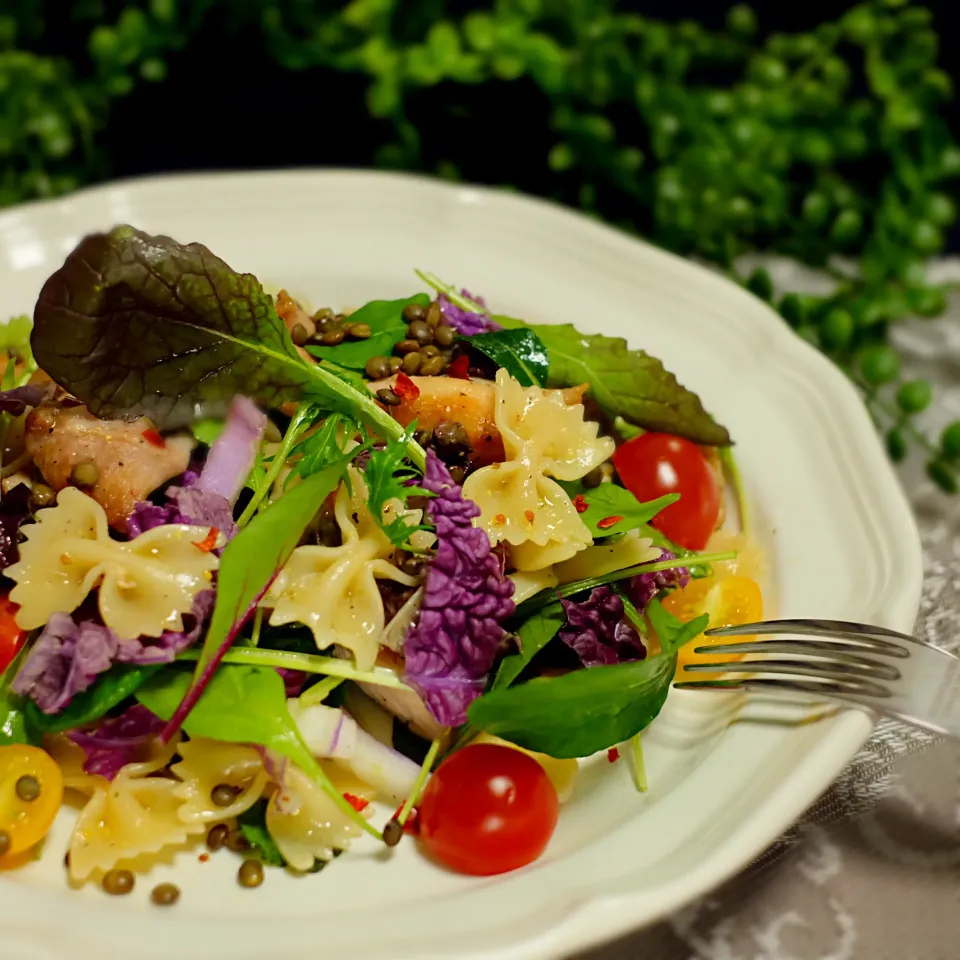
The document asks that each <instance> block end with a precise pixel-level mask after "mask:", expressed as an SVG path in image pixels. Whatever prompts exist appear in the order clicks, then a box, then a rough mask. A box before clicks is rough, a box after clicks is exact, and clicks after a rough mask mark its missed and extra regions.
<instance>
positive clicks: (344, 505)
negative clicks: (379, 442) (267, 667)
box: [263, 469, 420, 670]
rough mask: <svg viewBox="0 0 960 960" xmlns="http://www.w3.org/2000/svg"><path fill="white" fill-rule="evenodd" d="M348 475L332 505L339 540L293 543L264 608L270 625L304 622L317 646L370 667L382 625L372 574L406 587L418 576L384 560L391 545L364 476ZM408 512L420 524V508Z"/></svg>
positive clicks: (413, 522) (413, 523)
mask: <svg viewBox="0 0 960 960" xmlns="http://www.w3.org/2000/svg"><path fill="white" fill-rule="evenodd" d="M348 475H349V479H350V483H349V484H343V485H342V486H341V487H340V490H339V492H338V493H337V499H336V503H335V507H334V516H335V518H336V521H337V525H338V526H339V527H340V533H341V536H342V538H343V542H342V543H341V545H340V546H339V547H320V546H317V547H313V546H304V547H297V549H296V550H294V551H293V555H292V556H291V557H290V559H289V561H288V562H287V564H286V566H285V567H284V568H283V570H281V571H280V575H279V576H278V577H277V579H276V580H275V581H274V583H273V586H272V587H271V588H270V590H269V591H268V593H267V595H266V597H265V598H264V600H263V606H265V607H272V608H273V613H272V614H271V615H270V625H271V626H278V625H279V624H283V623H293V622H296V623H302V624H305V625H306V626H308V627H309V628H310V630H311V631H312V632H313V636H314V639H315V640H316V642H317V647H318V648H319V649H321V650H323V649H324V648H325V647H328V646H330V645H331V644H333V643H337V644H339V645H340V646H342V647H346V648H347V649H348V650H350V651H351V652H352V653H353V655H354V657H355V659H356V663H357V667H359V668H360V669H361V670H369V669H370V668H371V667H372V666H373V664H374V661H375V660H376V658H377V650H378V649H379V646H380V642H381V640H382V638H383V632H384V626H385V623H386V616H385V614H384V610H383V599H382V598H381V596H380V590H379V589H378V587H377V578H378V577H379V578H381V579H386V580H393V581H394V582H396V583H402V584H403V585H405V586H408V587H409V586H414V585H415V584H416V583H417V580H416V579H415V578H414V577H410V576H408V575H407V574H405V573H402V572H401V571H400V570H399V569H398V568H397V567H396V566H394V564H393V563H391V562H390V561H389V560H388V559H387V558H388V557H392V556H393V554H394V547H393V545H392V544H391V543H390V540H389V538H388V537H387V536H386V535H385V534H384V533H383V531H382V530H381V529H380V527H379V526H377V524H376V522H375V521H374V519H373V517H372V516H371V514H370V510H369V509H368V507H367V488H366V485H365V483H364V481H363V477H362V475H361V474H360V473H359V472H358V471H357V470H354V469H350V470H349V471H348ZM351 491H352V493H351ZM408 515H409V517H410V521H411V526H416V525H417V524H418V523H419V522H420V511H416V510H415V511H409V513H408Z"/></svg>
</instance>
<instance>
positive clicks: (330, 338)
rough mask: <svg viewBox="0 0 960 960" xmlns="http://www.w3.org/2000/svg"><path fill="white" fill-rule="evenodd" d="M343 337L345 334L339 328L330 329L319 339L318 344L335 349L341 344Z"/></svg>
mask: <svg viewBox="0 0 960 960" xmlns="http://www.w3.org/2000/svg"><path fill="white" fill-rule="evenodd" d="M345 336H346V334H345V333H344V332H343V330H342V329H341V328H340V327H331V328H330V329H329V330H327V331H326V332H325V333H324V334H323V335H322V336H321V337H320V342H321V343H322V344H323V345H324V346H325V347H336V346H337V345H339V344H341V343H343V338H344V337H345Z"/></svg>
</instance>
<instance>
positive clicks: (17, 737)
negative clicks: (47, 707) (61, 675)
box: [0, 646, 40, 747]
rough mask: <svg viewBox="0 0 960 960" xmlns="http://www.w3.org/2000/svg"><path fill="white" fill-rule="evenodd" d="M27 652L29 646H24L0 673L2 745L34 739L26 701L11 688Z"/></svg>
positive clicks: (28, 741)
mask: <svg viewBox="0 0 960 960" xmlns="http://www.w3.org/2000/svg"><path fill="white" fill-rule="evenodd" d="M26 654H27V647H26V646H24V647H22V648H21V649H20V652H19V653H18V654H17V655H16V656H15V657H14V658H13V660H11V661H10V663H8V664H7V669H6V670H4V671H3V673H0V747H6V746H9V745H10V744H11V743H30V742H31V740H32V739H33V737H31V733H32V731H31V730H30V728H29V727H28V725H27V718H26V714H25V713H24V707H25V704H26V702H25V700H24V698H23V697H19V696H17V694H15V693H14V692H13V691H12V690H11V689H10V684H11V683H13V678H14V677H15V676H16V675H17V673H18V671H19V670H20V667H21V666H22V664H23V661H24V659H25V658H26ZM37 712H38V713H39V712H40V711H39V710H38V711H37Z"/></svg>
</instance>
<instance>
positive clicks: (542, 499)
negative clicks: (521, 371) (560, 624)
mask: <svg viewBox="0 0 960 960" xmlns="http://www.w3.org/2000/svg"><path fill="white" fill-rule="evenodd" d="M496 383H497V386H496V398H495V404H496V406H495V411H496V413H495V417H496V423H497V427H498V428H499V430H500V435H501V436H502V437H503V449H504V454H505V460H504V462H503V463H492V464H490V465H489V466H487V467H483V468H482V469H480V470H477V471H476V472H475V473H473V474H471V475H470V476H469V477H468V478H467V480H466V482H465V483H464V485H463V495H464V496H465V497H466V498H467V499H469V500H472V501H473V502H474V503H476V504H477V505H478V506H479V507H480V511H481V513H480V519H479V521H478V523H479V524H480V526H481V527H483V529H484V530H485V531H486V533H487V536H488V537H489V538H490V540H491V542H492V543H500V542H502V541H505V542H506V543H508V544H510V546H511V556H512V558H513V561H514V563H515V565H516V567H517V569H518V570H537V569H540V568H541V567H547V566H550V565H551V564H554V563H560V562H561V561H563V560H568V559H569V558H570V557H572V556H573V555H574V554H575V553H577V552H578V551H579V550H583V549H584V548H585V547H587V546H589V544H590V543H591V542H592V537H591V536H590V531H589V530H588V529H587V527H586V525H585V524H584V523H583V521H582V520H581V519H580V517H579V515H578V514H577V511H576V508H575V507H574V505H573V503H572V502H571V500H570V497H569V496H568V495H567V494H566V493H565V492H564V490H563V488H562V487H561V486H560V485H559V484H558V483H557V482H556V481H557V480H566V481H572V480H579V479H580V478H581V477H584V476H586V475H587V474H588V473H589V472H590V471H591V470H593V469H594V468H595V467H598V466H599V465H600V464H601V463H603V462H604V461H605V460H606V459H608V458H609V456H610V454H611V453H613V449H614V443H613V441H612V440H611V439H609V438H607V437H598V436H597V432H598V428H597V424H596V423H593V422H591V421H588V420H585V419H584V408H583V405H582V404H572V405H568V404H567V403H566V401H565V400H564V398H563V396H562V395H561V394H560V393H558V392H556V391H546V390H541V389H540V388H539V387H523V386H521V385H520V384H519V383H518V382H517V381H516V380H515V379H514V378H513V377H511V376H510V374H509V373H507V371H506V370H499V371H497V381H496Z"/></svg>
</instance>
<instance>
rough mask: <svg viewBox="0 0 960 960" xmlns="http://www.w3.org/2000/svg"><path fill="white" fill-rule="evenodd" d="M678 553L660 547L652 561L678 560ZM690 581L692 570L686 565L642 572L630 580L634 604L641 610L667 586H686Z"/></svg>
mask: <svg viewBox="0 0 960 960" xmlns="http://www.w3.org/2000/svg"><path fill="white" fill-rule="evenodd" d="M676 559H677V555H676V554H675V553H673V552H671V551H670V550H667V549H666V548H664V547H661V548H660V556H659V557H657V559H656V560H651V561H650V562H651V563H659V562H660V561H662V560H676ZM689 582H690V571H689V570H688V569H687V568H686V567H674V568H673V569H672V570H655V571H654V572H653V573H641V574H640V575H639V576H636V577H634V578H633V579H632V580H631V581H630V588H629V589H630V596H631V597H632V599H633V602H634V605H635V606H636V608H637V609H638V610H640V611H641V612H642V611H644V610H646V609H647V604H648V603H649V602H650V601H651V600H652V599H653V598H654V597H655V596H656V595H657V594H658V593H659V592H660V591H661V590H664V589H666V588H667V587H685V586H686V585H687V584H688V583H689Z"/></svg>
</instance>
